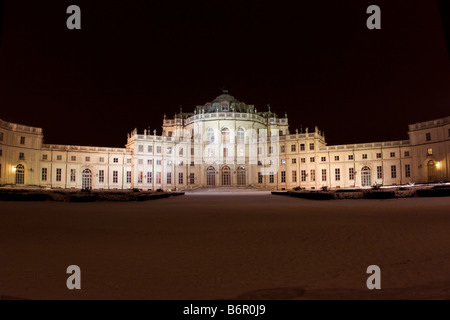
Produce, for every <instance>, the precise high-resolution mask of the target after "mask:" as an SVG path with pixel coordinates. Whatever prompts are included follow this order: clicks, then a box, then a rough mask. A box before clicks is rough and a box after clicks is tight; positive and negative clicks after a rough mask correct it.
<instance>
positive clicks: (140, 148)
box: [138, 144, 144, 152]
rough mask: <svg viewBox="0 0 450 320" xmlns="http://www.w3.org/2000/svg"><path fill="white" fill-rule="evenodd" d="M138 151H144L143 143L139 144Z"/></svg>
mask: <svg viewBox="0 0 450 320" xmlns="http://www.w3.org/2000/svg"><path fill="white" fill-rule="evenodd" d="M138 152H144V146H143V145H142V144H140V145H138Z"/></svg>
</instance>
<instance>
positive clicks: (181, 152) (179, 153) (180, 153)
mask: <svg viewBox="0 0 450 320" xmlns="http://www.w3.org/2000/svg"><path fill="white" fill-rule="evenodd" d="M178 155H179V156H182V155H183V148H180V149H179V150H178Z"/></svg>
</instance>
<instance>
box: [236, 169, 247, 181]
mask: <svg viewBox="0 0 450 320" xmlns="http://www.w3.org/2000/svg"><path fill="white" fill-rule="evenodd" d="M237 184H238V186H245V185H246V175H245V167H244V166H240V167H239V168H238V170H237Z"/></svg>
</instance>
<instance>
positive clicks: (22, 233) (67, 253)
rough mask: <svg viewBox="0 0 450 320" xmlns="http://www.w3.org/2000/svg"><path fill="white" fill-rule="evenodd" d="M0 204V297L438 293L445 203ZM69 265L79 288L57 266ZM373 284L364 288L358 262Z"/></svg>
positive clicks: (194, 200) (447, 257)
mask: <svg viewBox="0 0 450 320" xmlns="http://www.w3.org/2000/svg"><path fill="white" fill-rule="evenodd" d="M204 193H205V192H203V193H202V192H199V193H198V194H196V193H195V192H193V193H190V194H189V195H186V196H180V197H172V198H168V199H161V200H153V201H146V202H93V203H66V202H0V296H4V297H19V298H28V299H235V298H245V299H252V298H259V299H341V298H343V299H347V298H356V299H379V298H382V299H409V298H425V299H426V298H430V299H439V298H441V299H442V298H446V299H449V298H450V232H449V231H450V198H449V197H445V198H407V199H390V200H358V199H356V200H354V199H352V200H339V201H312V200H305V199H298V198H291V197H282V196H272V195H269V194H264V193H258V194H251V192H249V194H244V195H242V194H233V192H230V193H229V194H228V195H227V196H223V195H220V194H214V192H212V193H209V195H208V196H206V195H204ZM73 264H75V265H78V266H80V268H81V286H82V289H81V290H78V291H77V290H68V289H67V288H66V279H67V277H68V276H69V275H68V274H66V268H67V266H69V265H73ZM374 264H375V265H378V266H380V268H381V287H382V289H381V290H378V291H370V290H368V289H367V287H366V280H367V277H368V276H369V275H368V274H366V270H367V267H368V266H369V265H374Z"/></svg>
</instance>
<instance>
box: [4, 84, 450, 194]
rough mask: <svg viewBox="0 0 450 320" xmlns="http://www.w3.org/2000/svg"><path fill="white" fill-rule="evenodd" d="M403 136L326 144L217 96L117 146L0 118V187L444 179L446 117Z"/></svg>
mask: <svg viewBox="0 0 450 320" xmlns="http://www.w3.org/2000/svg"><path fill="white" fill-rule="evenodd" d="M408 135H409V140H400V141H388V142H370V143H358V144H344V145H335V146H327V144H326V142H325V135H324V133H323V132H322V131H321V130H319V129H318V128H317V127H316V128H315V129H314V131H309V130H308V129H306V130H305V131H298V130H295V133H291V132H290V131H289V124H288V118H287V115H284V116H282V117H279V116H278V115H277V114H275V113H273V112H272V111H271V110H270V107H269V108H268V110H266V111H258V110H257V109H256V107H255V106H254V105H248V104H245V103H243V102H240V101H238V100H236V99H235V98H234V97H232V96H231V95H229V94H228V93H224V94H222V95H220V96H218V97H217V98H216V99H214V100H213V101H212V102H209V103H206V104H204V105H199V106H197V107H195V108H194V110H193V112H187V113H186V112H183V111H182V110H180V111H179V113H176V114H175V115H174V117H173V118H171V119H169V118H166V117H164V119H163V125H162V135H156V130H155V131H153V132H150V130H144V131H143V132H141V133H138V132H137V130H134V131H133V132H131V133H130V134H128V139H127V143H126V145H125V148H108V147H89V146H72V145H53V144H44V143H43V137H44V136H43V130H42V129H41V128H35V127H29V126H25V125H21V124H15V123H10V122H6V121H2V120H0V185H1V186H8V187H23V186H35V187H43V188H64V189H66V188H69V189H132V188H137V189H143V190H149V189H151V190H157V189H163V190H186V189H193V188H198V187H254V188H262V189H271V190H289V189H293V188H297V187H300V188H305V189H320V188H322V187H328V188H360V187H361V188H364V187H371V186H374V185H384V186H391V185H403V184H407V183H429V182H439V181H449V180H450V179H449V170H448V168H449V165H450V163H449V153H450V116H449V117H446V118H442V119H437V120H431V121H426V122H421V123H415V124H411V125H409V128H408Z"/></svg>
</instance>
